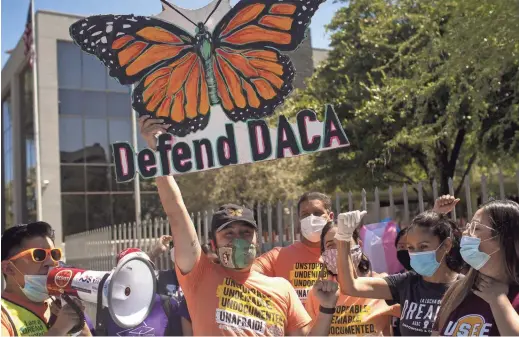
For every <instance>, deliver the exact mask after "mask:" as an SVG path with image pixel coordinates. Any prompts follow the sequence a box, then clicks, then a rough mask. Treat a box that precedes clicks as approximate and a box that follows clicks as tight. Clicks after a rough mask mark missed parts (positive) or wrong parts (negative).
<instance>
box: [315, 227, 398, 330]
mask: <svg viewBox="0 0 519 337" xmlns="http://www.w3.org/2000/svg"><path fill="white" fill-rule="evenodd" d="M336 233H337V225H336V224H335V223H333V222H328V223H327V224H326V225H325V226H324V228H323V230H322V232H321V259H322V261H323V263H324V264H325V266H326V269H327V271H328V279H330V280H333V281H335V280H336V278H337V243H336V241H335V239H334V237H335V234H336ZM351 243H352V247H351V249H350V252H349V254H350V255H351V258H352V260H353V264H354V265H355V274H356V275H358V276H359V277H363V276H372V275H373V272H372V270H371V264H370V261H369V259H368V257H367V256H366V255H364V253H363V252H362V249H361V247H360V246H361V245H360V244H361V242H360V239H359V232H358V231H356V232H355V233H354V234H353V237H352V242H351ZM392 309H393V308H392V307H389V306H388V305H387V304H386V303H385V302H384V301H383V300H378V299H370V298H358V297H352V296H347V295H343V294H341V295H340V296H339V299H338V300H337V305H336V307H335V313H334V317H333V319H332V325H331V327H330V336H343V335H350V336H351V335H357V336H365V335H371V336H389V335H390V331H391V330H390V329H391V326H390V322H391V317H392V314H393V312H392V311H391V310H392ZM306 310H307V311H308V313H309V314H310V316H311V317H312V319H314V318H315V317H317V315H318V314H319V303H318V301H317V299H316V298H315V295H314V292H313V291H311V292H310V293H309V294H308V298H307V301H306Z"/></svg>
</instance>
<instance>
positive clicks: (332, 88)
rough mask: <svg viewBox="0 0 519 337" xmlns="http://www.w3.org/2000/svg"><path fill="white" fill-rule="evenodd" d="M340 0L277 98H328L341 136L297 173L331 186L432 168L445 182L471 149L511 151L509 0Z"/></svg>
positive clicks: (513, 67) (416, 175)
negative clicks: (313, 52)
mask: <svg viewBox="0 0 519 337" xmlns="http://www.w3.org/2000/svg"><path fill="white" fill-rule="evenodd" d="M344 2H345V1H344ZM348 3H349V6H347V7H343V8H341V9H340V10H339V11H338V12H337V13H336V15H335V16H334V18H333V19H332V22H331V23H330V25H329V26H328V28H329V29H330V31H331V32H332V36H331V46H332V48H333V49H332V50H331V52H330V54H329V59H328V60H327V61H326V62H325V63H324V64H323V65H322V66H321V67H320V68H318V70H317V72H316V73H315V74H314V76H313V77H312V78H311V79H310V80H309V81H308V86H307V89H305V90H304V91H303V92H300V93H298V94H297V95H296V96H294V97H293V99H291V100H290V101H289V102H288V104H287V109H288V110H289V111H297V110H299V109H301V108H305V107H312V108H314V109H316V111H318V112H320V113H322V111H323V105H324V104H325V103H332V104H333V105H334V106H335V109H336V112H337V113H338V115H339V117H340V118H341V119H342V121H343V125H344V127H345V129H346V133H347V135H348V137H349V140H350V142H351V146H350V148H347V149H345V150H342V149H341V150H334V151H330V152H323V153H321V154H319V155H317V156H315V160H314V168H313V170H312V171H311V172H310V174H309V176H308V180H307V181H319V182H320V183H321V184H322V186H323V187H324V188H326V189H327V190H328V191H331V190H334V189H336V188H339V189H343V190H345V189H350V188H360V187H370V186H374V185H378V186H381V185H382V186H383V185H387V184H391V183H416V182H417V181H420V180H429V181H432V179H434V178H436V179H437V180H438V182H439V184H440V192H441V193H447V192H448V178H449V177H455V178H457V179H456V180H457V182H458V186H461V182H462V181H463V178H464V177H465V176H466V174H467V173H468V172H469V171H470V169H471V168H472V167H473V165H474V163H475V162H476V160H477V159H478V155H480V154H485V157H487V156H488V157H492V158H497V157H502V156H503V155H505V154H508V155H511V156H513V157H515V158H517V153H518V149H519V121H518V116H519V114H518V107H519V101H518V100H519V98H518V97H517V92H518V57H517V55H518V51H519V50H518V43H517V36H519V29H518V22H519V20H517V18H516V19H515V20H512V18H513V17H514V16H517V15H518V13H519V10H518V4H517V2H515V3H514V1H511V0H510V1H507V0H505V1H502V3H506V4H500V5H499V6H496V5H494V4H493V3H494V2H492V1H486V0H485V1H480V0H465V1H454V0H442V1H420V2H419V1H384V0H369V1H368V0H358V1H350V2H348ZM496 23H497V24H496ZM481 24H483V25H485V26H484V27H480V26H478V25H481ZM497 26H499V27H497ZM471 34H472V35H471ZM467 35H470V39H469V38H467ZM476 35H477V36H476ZM485 39H486V41H485ZM488 41H492V43H489V42H488ZM485 43H486V44H485ZM481 157H483V156H481Z"/></svg>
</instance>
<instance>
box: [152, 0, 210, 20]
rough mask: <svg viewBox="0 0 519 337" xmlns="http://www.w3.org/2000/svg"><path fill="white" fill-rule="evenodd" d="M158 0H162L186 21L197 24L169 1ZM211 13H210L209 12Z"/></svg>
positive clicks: (162, 0)
mask: <svg viewBox="0 0 519 337" xmlns="http://www.w3.org/2000/svg"><path fill="white" fill-rule="evenodd" d="M160 2H162V3H163V4H164V5H166V6H168V7H169V8H171V9H172V10H174V11H175V12H177V13H178V14H180V15H181V16H182V17H183V18H184V19H186V20H187V21H189V22H191V23H192V24H194V25H195V26H198V25H197V24H196V23H194V22H193V21H191V20H190V19H189V18H188V17H187V16H185V15H184V14H182V12H180V11H179V10H178V9H176V8H175V7H173V6H172V5H171V4H170V3H169V2H167V1H166V0H160ZM164 5H163V6H162V8H164ZM211 14H212V13H211Z"/></svg>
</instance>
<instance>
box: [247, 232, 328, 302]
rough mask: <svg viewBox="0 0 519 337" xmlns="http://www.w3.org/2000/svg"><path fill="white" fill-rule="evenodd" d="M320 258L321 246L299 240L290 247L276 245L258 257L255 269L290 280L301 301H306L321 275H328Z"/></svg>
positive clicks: (264, 273)
mask: <svg viewBox="0 0 519 337" xmlns="http://www.w3.org/2000/svg"><path fill="white" fill-rule="evenodd" d="M320 259H321V248H320V247H308V246H306V245H304V244H303V243H301V242H299V241H298V242H295V243H294V244H292V245H290V246H288V247H283V248H281V247H275V248H273V249H271V250H270V251H268V252H266V253H265V254H263V255H262V256H260V257H259V258H257V259H256V261H255V262H254V270H257V271H258V272H260V273H262V274H263V275H267V276H271V277H282V278H284V279H285V280H288V281H289V282H290V284H292V287H294V289H295V290H296V293H297V295H298V296H299V299H301V302H303V303H305V301H306V298H307V296H308V293H309V292H310V291H311V290H312V287H313V285H314V284H315V282H316V281H317V280H318V279H319V276H321V277H322V278H326V276H327V272H326V268H325V266H324V264H323V263H322V262H321V261H320ZM320 274H321V275H320Z"/></svg>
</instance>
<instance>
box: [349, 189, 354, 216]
mask: <svg viewBox="0 0 519 337" xmlns="http://www.w3.org/2000/svg"><path fill="white" fill-rule="evenodd" d="M348 211H349V212H352V211H353V193H351V191H348Z"/></svg>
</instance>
